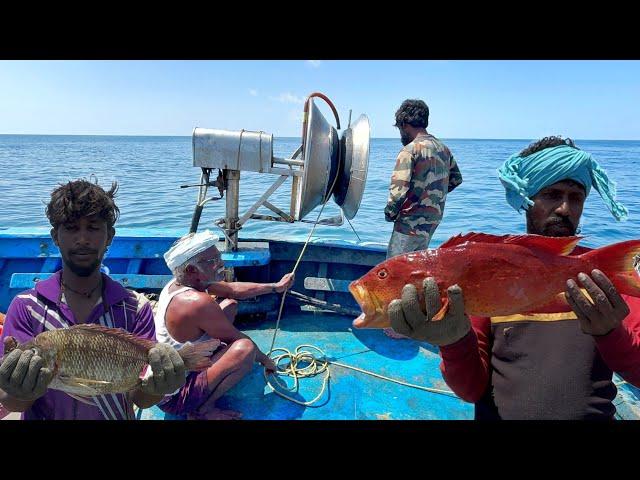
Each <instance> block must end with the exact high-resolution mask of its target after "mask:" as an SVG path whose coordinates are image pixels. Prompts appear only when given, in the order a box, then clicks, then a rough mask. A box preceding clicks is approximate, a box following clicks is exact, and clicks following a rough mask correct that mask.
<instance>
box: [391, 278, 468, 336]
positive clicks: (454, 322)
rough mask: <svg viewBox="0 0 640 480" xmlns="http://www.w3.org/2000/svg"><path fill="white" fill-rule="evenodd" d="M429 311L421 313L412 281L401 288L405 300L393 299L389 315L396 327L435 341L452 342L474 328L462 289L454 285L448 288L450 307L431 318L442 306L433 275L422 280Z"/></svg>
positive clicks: (400, 330) (406, 332) (401, 330)
mask: <svg viewBox="0 0 640 480" xmlns="http://www.w3.org/2000/svg"><path fill="white" fill-rule="evenodd" d="M422 287H423V288H424V298H425V306H426V311H427V314H426V315H425V314H424V313H422V309H421V308H420V302H419V300H418V291H417V290H416V287H414V286H413V285H411V284H408V285H405V286H404V288H403V289H402V300H393V301H392V302H391V304H390V305H389V318H390V320H391V326H392V327H393V329H394V330H395V331H396V332H398V333H400V334H402V335H406V336H408V337H411V338H413V339H415V340H421V341H425V342H429V343H431V344H433V345H439V346H443V345H451V344H452V343H455V342H457V341H458V340H460V339H461V338H462V337H464V336H465V335H466V334H467V333H468V332H469V330H470V329H471V322H470V321H469V317H467V315H466V314H465V313H464V299H463V297H462V289H461V288H460V287H459V286H458V285H453V286H451V287H449V288H448V289H447V295H448V296H449V309H448V311H447V313H446V315H445V316H444V318H443V319H442V320H438V321H433V320H432V318H433V317H434V315H435V314H436V313H438V310H440V308H441V307H442V302H440V292H439V291H438V285H437V283H436V281H435V279H434V278H433V277H429V278H426V279H425V280H424V281H423V282H422Z"/></svg>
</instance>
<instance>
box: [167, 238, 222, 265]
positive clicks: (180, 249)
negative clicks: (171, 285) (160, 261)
mask: <svg viewBox="0 0 640 480" xmlns="http://www.w3.org/2000/svg"><path fill="white" fill-rule="evenodd" d="M217 243H218V237H217V236H216V235H214V234H213V233H212V232H211V230H205V231H203V232H200V233H189V234H187V235H185V236H184V237H181V238H180V239H179V240H178V241H177V242H176V243H174V244H173V246H172V247H171V248H170V249H169V250H167V252H166V253H165V254H164V261H165V262H167V266H168V267H169V270H171V271H172V272H173V271H174V270H175V269H176V268H177V267H179V266H180V265H182V264H183V263H185V262H186V261H187V260H190V259H191V258H193V257H195V256H196V255H198V254H199V253H202V252H204V251H205V250H208V249H209V248H211V247H212V246H214V245H216V244H217Z"/></svg>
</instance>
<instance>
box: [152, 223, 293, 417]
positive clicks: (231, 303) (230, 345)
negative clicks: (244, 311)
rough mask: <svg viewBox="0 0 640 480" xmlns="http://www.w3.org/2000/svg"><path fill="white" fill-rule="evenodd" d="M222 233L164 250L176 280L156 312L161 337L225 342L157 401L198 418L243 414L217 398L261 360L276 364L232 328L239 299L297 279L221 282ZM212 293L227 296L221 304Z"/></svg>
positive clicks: (175, 344)
mask: <svg viewBox="0 0 640 480" xmlns="http://www.w3.org/2000/svg"><path fill="white" fill-rule="evenodd" d="M217 242H218V237H217V236H215V235H214V234H213V233H211V232H210V231H209V230H205V231H203V232H200V233H195V234H188V235H185V236H184V237H182V238H180V239H179V240H178V241H177V242H176V243H175V244H174V245H173V246H172V247H171V248H170V249H169V250H168V251H167V253H165V255H164V259H165V261H166V262H167V265H168V267H169V269H170V270H171V272H172V273H173V275H174V279H173V280H172V281H171V282H169V283H168V284H167V285H166V286H165V288H164V289H163V290H162V293H161V294H160V298H159V300H158V306H157V313H156V315H155V323H156V337H157V339H158V341H159V342H163V343H168V344H170V345H172V346H173V347H174V348H179V347H180V346H181V345H182V344H184V343H186V342H192V343H194V342H198V341H203V340H205V339H208V338H218V339H220V340H222V342H224V343H226V345H223V346H222V347H221V348H220V349H219V350H218V351H217V352H216V353H215V354H214V356H213V360H214V364H213V365H212V366H211V367H209V368H208V369H207V370H206V371H203V372H192V373H190V374H189V376H188V377H187V381H186V383H185V385H184V386H183V387H182V388H180V390H178V391H177V392H175V393H174V394H172V395H168V396H167V397H165V399H164V400H163V401H162V402H160V404H159V405H158V406H159V407H160V408H161V409H162V410H163V411H165V412H167V413H171V414H174V415H187V417H188V418H196V419H234V418H238V417H239V416H240V413H238V412H233V411H230V410H226V411H222V410H220V409H218V408H216V407H215V402H216V400H217V399H218V398H220V397H221V396H222V395H223V394H224V393H225V392H226V391H228V390H229V389H230V388H231V387H232V386H234V385H235V384H236V383H238V382H239V381H240V380H241V379H242V377H244V376H245V375H246V374H247V373H248V372H249V371H251V369H252V368H253V364H254V363H255V362H256V361H257V362H259V363H260V364H262V365H263V366H264V367H265V368H267V370H270V371H275V370H276V366H275V364H274V362H273V360H271V359H270V358H269V357H268V356H267V355H265V354H264V353H263V352H261V351H260V349H259V348H258V347H257V346H256V344H255V343H254V342H253V341H252V340H251V339H250V338H249V337H248V336H247V335H245V334H244V333H242V332H240V331H239V330H238V329H237V328H235V327H234V325H233V321H234V320H235V315H236V311H237V303H238V302H237V301H236V300H235V299H243V298H250V297H255V296H258V295H264V294H267V293H281V292H284V291H285V289H288V288H289V287H290V286H291V285H292V284H293V275H292V274H291V273H289V274H287V275H285V276H284V277H282V279H281V280H280V281H279V282H278V283H251V282H233V283H228V282H223V281H222V278H223V277H222V273H223V262H222V259H221V256H220V251H219V250H218V249H217V247H216V244H217ZM211 294H213V295H216V296H217V297H222V298H224V299H225V300H223V301H221V302H220V303H218V302H217V301H215V300H214V299H213V298H212V296H211Z"/></svg>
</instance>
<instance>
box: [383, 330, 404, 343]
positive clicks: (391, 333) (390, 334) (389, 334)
mask: <svg viewBox="0 0 640 480" xmlns="http://www.w3.org/2000/svg"><path fill="white" fill-rule="evenodd" d="M383 331H384V334H385V335H386V336H387V337H389V338H393V339H394V340H400V339H403V338H410V337H407V336H406V335H402V334H400V333H398V332H396V331H395V330H394V329H393V328H385V329H384V330H383Z"/></svg>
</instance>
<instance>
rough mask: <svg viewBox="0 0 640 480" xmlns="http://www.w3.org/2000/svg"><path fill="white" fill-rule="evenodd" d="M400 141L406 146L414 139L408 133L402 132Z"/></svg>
mask: <svg viewBox="0 0 640 480" xmlns="http://www.w3.org/2000/svg"><path fill="white" fill-rule="evenodd" d="M400 141H401V142H402V145H403V146H404V147H406V146H407V145H409V144H410V143H411V142H412V141H413V139H412V138H411V137H410V136H409V135H408V134H406V133H404V132H400Z"/></svg>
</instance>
